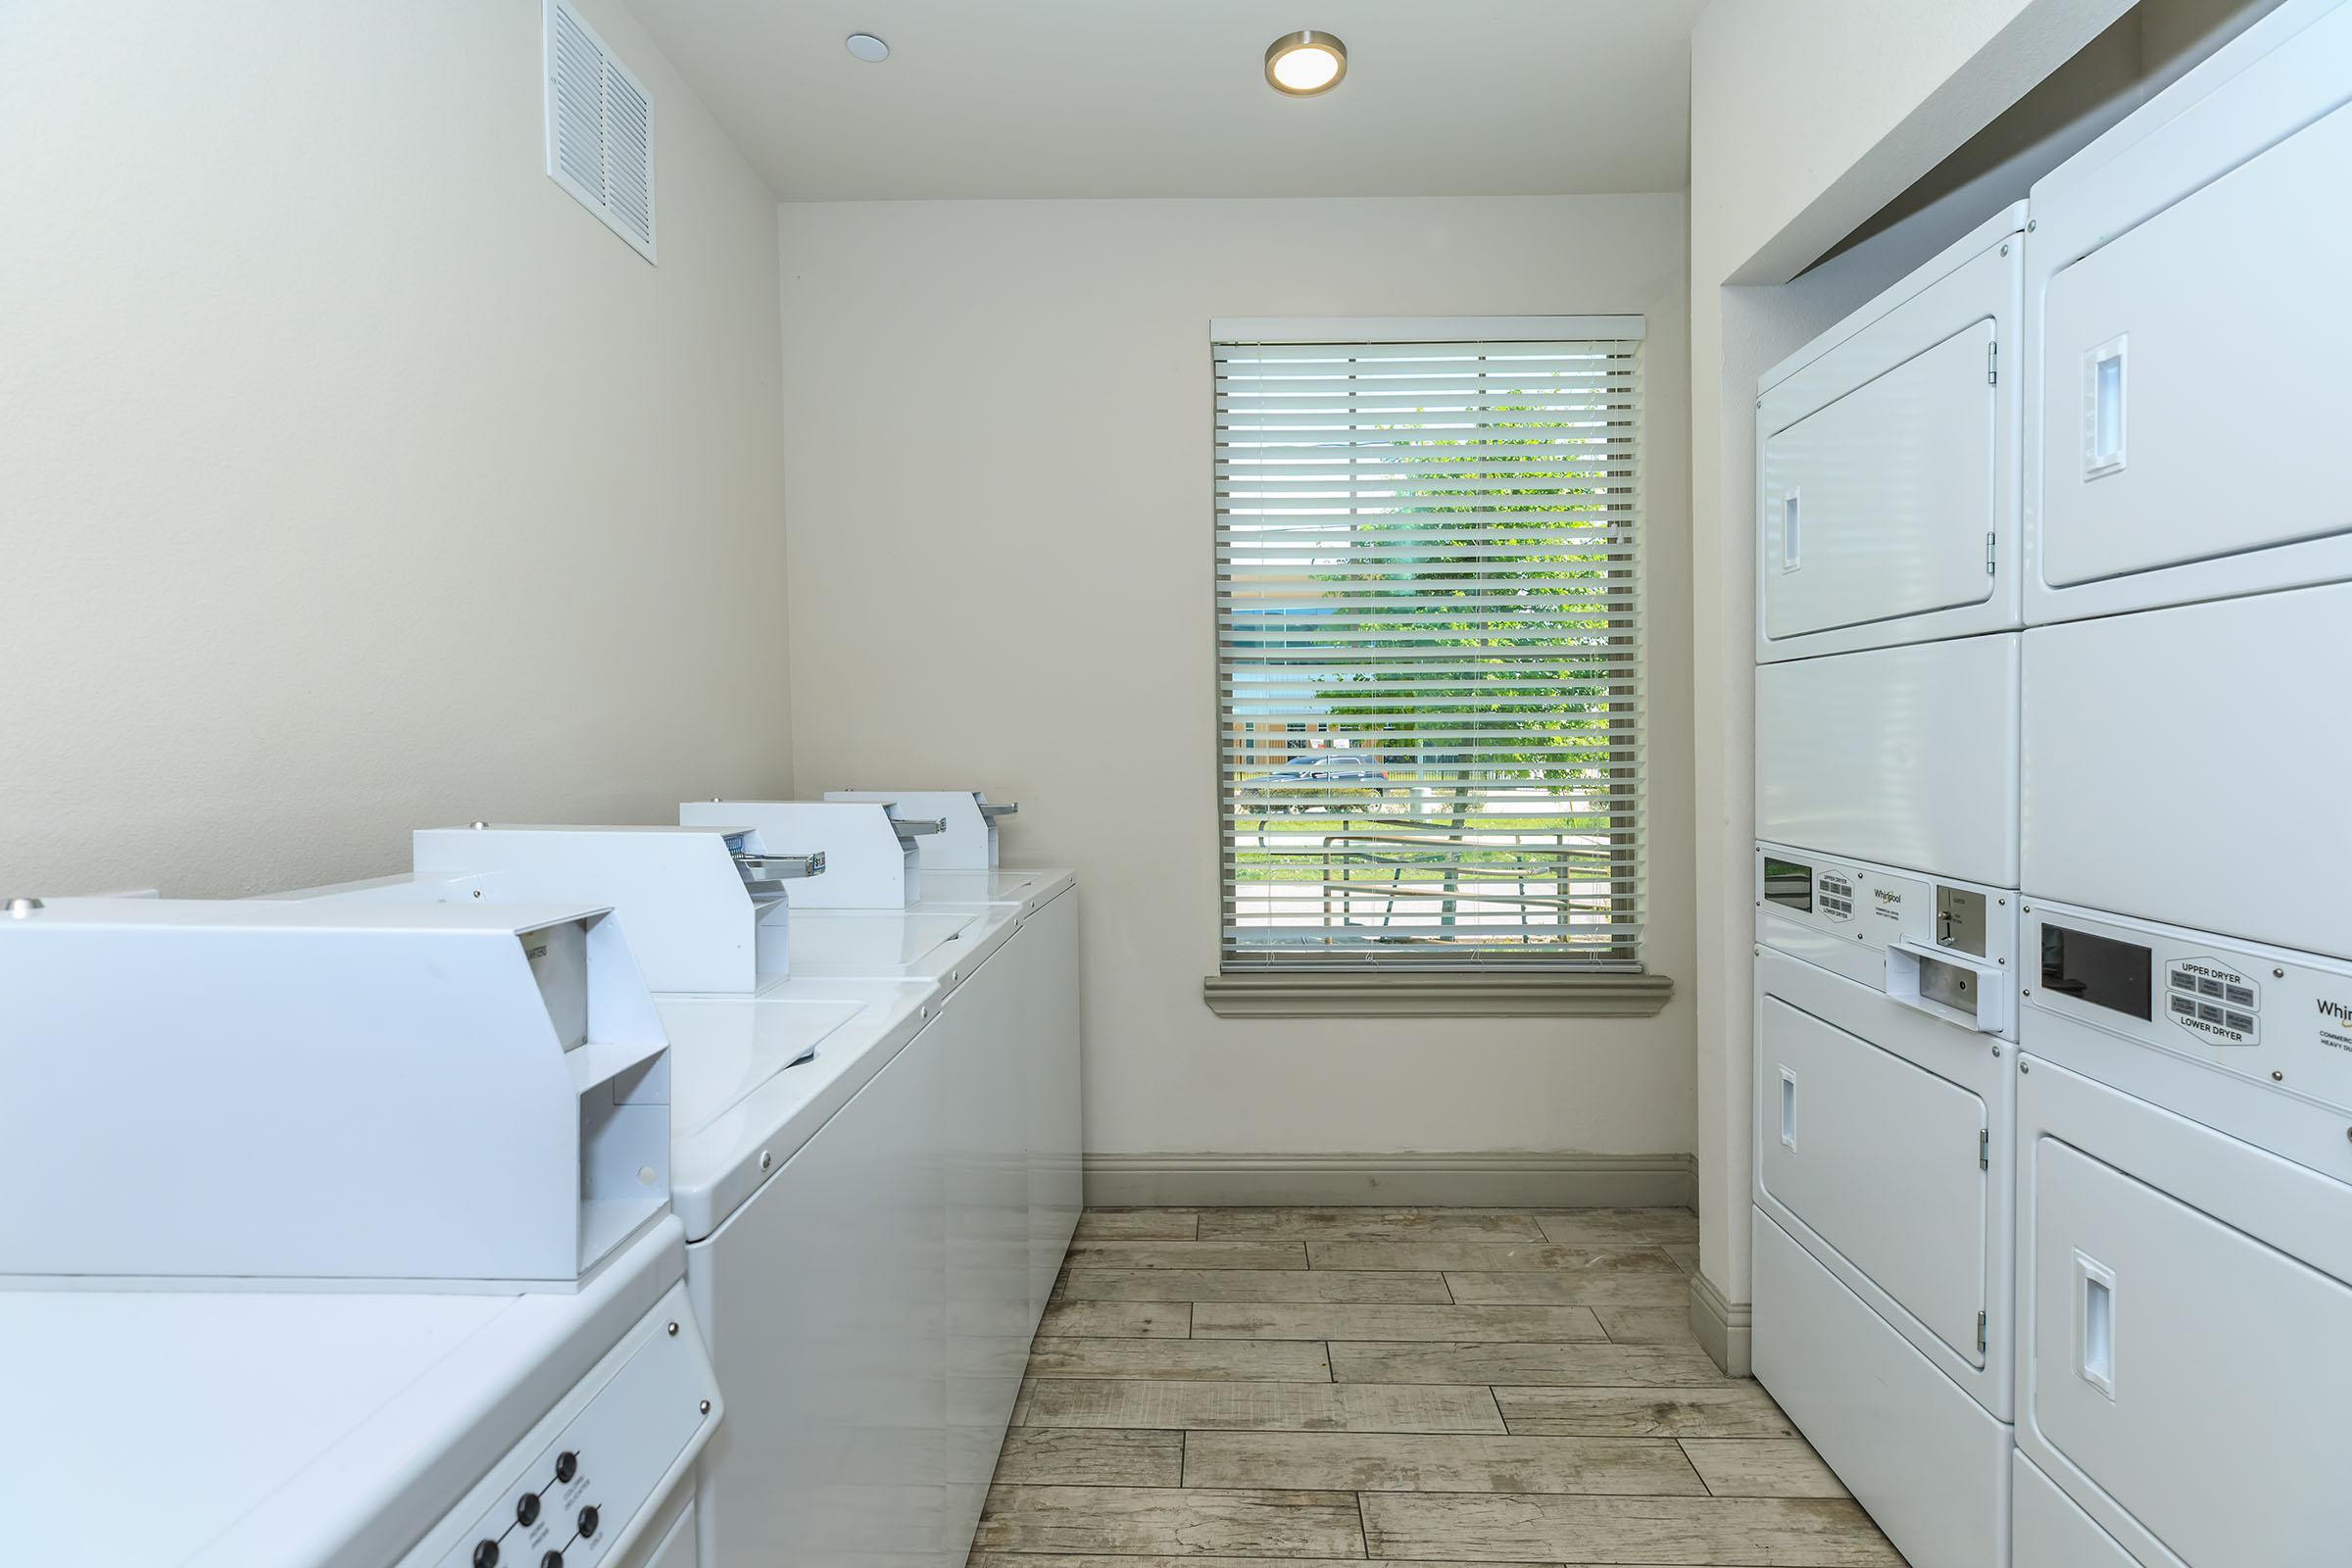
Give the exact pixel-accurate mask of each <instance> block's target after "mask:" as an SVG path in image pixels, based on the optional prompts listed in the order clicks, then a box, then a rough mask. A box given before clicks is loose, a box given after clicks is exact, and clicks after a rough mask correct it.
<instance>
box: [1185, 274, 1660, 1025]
mask: <svg viewBox="0 0 2352 1568" xmlns="http://www.w3.org/2000/svg"><path fill="white" fill-rule="evenodd" d="M1646 324H1647V323H1646V320H1645V319H1644V318H1642V317H1640V316H1533V317H1476V318H1439V317H1419V318H1331V319H1215V320H1212V321H1211V322H1210V323H1209V336H1208V349H1209V360H1210V366H1209V379H1210V382H1211V385H1212V386H1214V384H1215V381H1216V377H1217V373H1218V371H1217V363H1218V351H1219V349H1220V348H1222V347H1225V346H1230V345H1235V344H1249V345H1256V344H1268V345H1272V344H1310V345H1322V344H1329V345H1333V346H1335V347H1346V346H1353V345H1359V344H1361V345H1373V346H1385V345H1391V344H1395V345H1410V344H1414V343H1448V344H1450V343H1504V342H1513V341H1519V342H1544V343H1551V342H1566V341H1590V340H1598V341H1637V340H1645V339H1646V335H1647V334H1646V330H1645V328H1646ZM1210 409H1211V414H1210V450H1211V462H1210V468H1211V472H1212V474H1213V473H1214V471H1215V468H1216V454H1217V452H1218V450H1219V440H1218V428H1217V418H1216V412H1215V411H1216V400H1215V398H1214V397H1213V396H1212V398H1211V400H1210ZM1636 421H1637V439H1636V460H1635V497H1636V508H1635V517H1636V528H1635V534H1634V541H1633V544H1634V548H1633V551H1632V556H1633V562H1634V564H1633V576H1634V584H1635V598H1634V600H1633V603H1634V605H1635V606H1636V608H1637V611H1638V612H1641V613H1637V614H1636V616H1635V621H1634V624H1633V626H1632V627H1630V628H1628V629H1627V631H1626V634H1625V635H1624V636H1622V637H1611V638H1609V639H1607V640H1608V641H1609V642H1630V643H1632V644H1634V645H1635V647H1634V656H1633V669H1634V670H1635V672H1636V674H1637V676H1639V675H1640V674H1641V673H1642V672H1645V671H1646V670H1647V669H1648V668H1649V665H1650V658H1649V655H1650V649H1649V640H1648V631H1649V625H1650V617H1649V616H1648V614H1647V613H1645V611H1646V602H1647V599H1648V596H1649V580H1650V579H1649V572H1648V570H1647V558H1648V541H1649V532H1650V523H1651V519H1650V515H1649V507H1648V497H1649V489H1650V486H1649V480H1648V463H1647V453H1648V449H1649V446H1650V444H1651V443H1650V429H1651V422H1652V421H1651V418H1650V404H1649V400H1648V396H1647V393H1646V389H1644V390H1643V392H1642V395H1641V397H1640V399H1639V400H1638V402H1637V404H1636ZM1210 514H1211V518H1212V524H1215V525H1212V527H1211V528H1210V530H1209V553H1210V561H1211V571H1210V593H1211V603H1212V606H1214V605H1216V604H1217V602H1218V599H1219V598H1220V596H1221V589H1220V585H1219V581H1218V566H1217V550H1218V548H1219V543H1220V536H1221V534H1222V533H1223V531H1224V530H1223V526H1222V522H1221V519H1220V514H1219V509H1218V505H1217V500H1216V489H1215V482H1214V480H1213V478H1212V481H1211V495H1210ZM1210 619H1211V626H1212V634H1211V637H1210V648H1209V653H1210V663H1211V679H1212V681H1214V682H1215V683H1216V685H1215V690H1216V692H1217V701H1216V702H1215V703H1214V704H1213V705H1212V714H1211V722H1212V725H1213V732H1212V740H1211V746H1210V759H1211V764H1212V765H1211V773H1212V790H1211V801H1212V806H1213V810H1214V813H1215V817H1216V822H1215V827H1214V831H1215V834H1216V837H1215V840H1214V842H1215V844H1216V846H1217V855H1218V875H1217V908H1218V914H1217V936H1216V941H1217V955H1218V957H1217V965H1218V967H1217V973H1215V974H1212V975H1210V976H1208V977H1207V978H1206V979H1205V980H1204V981H1203V984H1202V996H1203V1000H1204V1001H1205V1002H1206V1003H1207V1005H1209V1006H1210V1007H1211V1008H1212V1009H1213V1010H1215V1011H1217V1012H1219V1013H1222V1014H1226V1015H1229V1016H1243V1017H1307V1016H1320V1017H1348V1016H1355V1017H1373V1016H1395V1015H1415V1016H1528V1015H1578V1016H1647V1015H1651V1014H1654V1013H1656V1012H1658V1011H1659V1010H1661V1009H1662V1008H1663V1007H1664V1006H1665V1005H1666V1004H1667V1002H1668V1001H1669V1000H1670V998H1671V995H1672V992H1673V988H1674V982H1673V981H1672V980H1671V979H1669V978H1668V977H1666V976H1663V975H1659V974H1656V973H1653V972H1651V971H1650V970H1649V968H1648V967H1647V966H1646V962H1645V959H1646V952H1645V949H1646V946H1647V944H1648V942H1649V941H1650V939H1651V933H1650V932H1649V931H1648V930H1647V929H1646V926H1645V928H1644V929H1643V930H1642V931H1641V932H1640V933H1639V934H1638V935H1633V936H1629V937H1628V938H1627V941H1626V944H1625V947H1624V950H1623V951H1622V952H1618V951H1611V952H1609V953H1608V954H1607V955H1606V956H1605V957H1604V958H1601V959H1595V960H1591V961H1588V962H1586V963H1582V964H1576V963H1541V962H1532V961H1531V962H1525V963H1524V967H1519V966H1515V965H1511V964H1501V965H1498V966H1497V967H1496V968H1494V969H1476V968H1468V969H1454V968H1440V967H1436V966H1434V965H1431V966H1421V965H1415V964H1412V963H1392V964H1382V963H1380V962H1379V961H1378V960H1377V959H1376V958H1374V957H1371V956H1367V957H1366V958H1365V960H1364V961H1363V962H1362V963H1361V964H1360V965H1350V966H1347V967H1334V966H1332V965H1330V964H1321V965H1317V964H1311V963H1306V962H1299V963H1291V964H1285V963H1283V962H1281V961H1280V960H1279V957H1278V956H1274V955H1265V956H1247V957H1238V958H1237V956H1236V955H1235V953H1234V951H1233V949H1232V946H1231V943H1230V939H1229V938H1228V936H1227V934H1226V929H1227V926H1228V924H1229V922H1230V920H1231V918H1232V917H1233V909H1234V907H1235V899H1236V887H1237V883H1236V881H1235V879H1234V878H1233V877H1232V875H1231V874H1230V872H1229V870H1228V867H1227V864H1226V856H1227V852H1228V848H1229V843H1228V839H1227V832H1228V826H1229V824H1228V823H1227V821H1226V812H1225V808H1226V804H1227V802H1226V784H1227V780H1226V762H1225V757H1224V753H1225V749H1226V747H1227V746H1228V744H1229V743H1230V740H1231V735H1230V733H1229V732H1231V731H1233V729H1234V725H1235V723H1236V722H1237V721H1236V719H1235V718H1234V716H1233V715H1232V714H1230V713H1228V712H1227V711H1226V707H1227V705H1226V701H1225V698H1226V689H1225V681H1224V673H1223V669H1222V667H1221V666H1222V662H1223V661H1224V659H1225V657H1226V654H1227V648H1226V638H1225V635H1224V631H1223V627H1222V617H1221V615H1220V614H1219V613H1218V611H1217V610H1216V609H1212V611H1211V616H1210ZM1651 716H1652V715H1649V714H1648V713H1647V712H1646V711H1643V712H1642V713H1640V714H1638V715H1636V714H1629V715H1626V716H1625V717H1624V718H1623V719H1621V720H1620V719H1615V718H1612V719H1611V720H1610V727H1611V728H1614V727H1615V726H1616V725H1617V724H1618V723H1623V724H1624V725H1626V726H1628V727H1629V728H1634V727H1638V726H1639V725H1641V724H1642V723H1645V722H1648V721H1649V720H1650V718H1651ZM1263 722H1264V721H1263V719H1262V718H1261V719H1259V720H1257V721H1255V722H1253V723H1252V725H1251V728H1252V730H1253V731H1255V730H1257V729H1258V728H1259V727H1260V726H1262V725H1263ZM1275 733H1276V734H1277V735H1285V736H1287V734H1288V733H1289V730H1288V729H1278V730H1276V731H1275ZM1637 744H1638V743H1637ZM1629 750H1630V749H1629ZM1608 751H1609V753H1610V755H1611V757H1612V762H1613V764H1614V765H1610V766H1607V767H1606V768H1605V769H1604V773H1605V776H1610V777H1630V778H1631V779H1632V781H1633V783H1634V786H1635V793H1636V796H1637V798H1639V799H1640V801H1641V803H1642V809H1641V811H1640V814H1639V815H1638V816H1637V817H1636V818H1635V819H1634V820H1633V821H1630V822H1619V823H1618V824H1616V825H1615V826H1613V827H1612V828H1610V829H1609V832H1608V837H1609V841H1610V843H1611V845H1612V846H1613V847H1616V846H1624V847H1629V848H1631V849H1632V850H1633V852H1634V853H1635V854H1636V856H1637V857H1638V859H1637V860H1636V861H1635V862H1634V863H1635V864H1636V865H1637V866H1638V868H1639V869H1638V870H1637V872H1636V876H1637V877H1638V878H1640V879H1642V880H1644V881H1645V880H1646V877H1647V875H1648V870H1649V862H1650V860H1651V858H1652V857H1651V856H1650V855H1649V853H1648V840H1649V838H1650V836H1651V835H1650V831H1649V829H1650V824H1649V820H1648V811H1647V797H1648V793H1649V779H1648V777H1647V769H1646V768H1645V767H1643V766H1642V755H1641V753H1640V752H1639V751H1633V752H1632V753H1631V755H1628V756H1627V757H1626V758H1625V759H1624V760H1623V762H1622V763H1615V762H1614V759H1615V754H1616V748H1615V747H1614V746H1611V747H1609V748H1608ZM1645 902H1646V901H1645V900H1642V899H1639V898H1636V897H1633V896H1629V895H1626V894H1613V895H1612V897H1611V900H1610V903H1611V907H1612V908H1626V907H1629V906H1636V905H1640V904H1642V903H1645Z"/></svg>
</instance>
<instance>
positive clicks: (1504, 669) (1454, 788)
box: [1215, 318, 1643, 973]
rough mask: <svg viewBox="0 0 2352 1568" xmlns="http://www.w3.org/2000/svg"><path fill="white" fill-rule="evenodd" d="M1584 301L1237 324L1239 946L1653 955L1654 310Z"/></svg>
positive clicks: (1228, 846)
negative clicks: (1413, 336) (1302, 323)
mask: <svg viewBox="0 0 2352 1568" xmlns="http://www.w3.org/2000/svg"><path fill="white" fill-rule="evenodd" d="M1552 321H1553V319H1537V321H1536V322H1535V323H1533V324H1534V325H1536V326H1538V327H1548V326H1550V325H1551V324H1552ZM1497 324H1501V323H1497ZM1511 324H1513V325H1517V323H1511ZM1564 324H1568V325H1571V326H1573V327H1574V328H1575V329H1576V330H1574V331H1560V332H1558V333H1557V335H1551V334H1549V333H1546V334H1545V335H1544V336H1541V337H1536V336H1528V337H1525V338H1524V339H1522V338H1521V337H1520V335H1519V333H1518V332H1509V333H1501V334H1496V335H1495V336H1494V337H1491V338H1489V339H1488V340H1486V341H1398V342H1366V341H1339V340H1336V339H1337V338H1338V337H1340V336H1341V335H1342V334H1338V333H1335V334H1333V335H1334V337H1335V340H1334V341H1328V342H1308V341H1292V340H1284V339H1281V338H1277V337H1275V336H1273V335H1271V334H1267V335H1264V336H1260V337H1259V338H1258V340H1256V341H1245V340H1243V338H1244V336H1246V335H1247V334H1237V333H1235V332H1233V331H1232V329H1231V324H1229V323H1220V326H1223V327H1225V328H1226V330H1225V331H1222V332H1220V334H1219V338H1220V340H1219V341H1218V342H1217V343H1216V344H1215V366H1216V561H1217V570H1216V584H1217V681H1218V723H1219V728H1220V731H1221V740H1222V758H1221V761H1220V765H1219V774H1218V776H1219V781H1220V789H1219V797H1220V808H1221V815H1222V836H1223V880H1224V942H1223V967H1224V969H1225V970H1226V972H1228V973H1247V972H1250V971H1262V970H1299V969H1321V970H1338V971H1348V970H1361V969H1367V968H1384V969H1385V968H1396V969H1406V968H1409V969H1411V970H1412V971H1414V972H1426V971H1428V970H1430V969H1433V968H1434V969H1440V970H1446V969H1453V970H1465V969H1466V970H1481V969H1483V970H1494V971H1503V970H1508V971H1510V972H1523V971H1525V970H1528V969H1531V968H1532V969H1553V970H1559V969H1570V970H1575V969H1609V970H1628V969H1639V968H1640V967H1641V958H1642V888H1643V869H1642V867H1643V832H1642V827H1643V823H1642V795H1643V790H1642V755H1643V753H1642V636H1641V619H1640V615H1641V602H1642V580H1641V563H1642V516H1641V429H1642V352H1641V351H1642V342H1641V321H1640V319H1638V318H1637V319H1613V318H1609V319H1597V320H1593V319H1578V320H1576V321H1574V322H1572V323H1564ZM1446 325H1448V326H1471V327H1476V326H1478V325H1480V323H1446ZM1522 330H1524V328H1522ZM1460 335H1461V336H1463V337H1464V338H1469V337H1474V336H1477V335H1479V334H1477V333H1475V332H1468V333H1462V334H1460ZM1227 338H1232V339H1233V340H1230V341H1228V340H1225V339H1227Z"/></svg>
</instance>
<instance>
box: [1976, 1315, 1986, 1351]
mask: <svg viewBox="0 0 2352 1568" xmlns="http://www.w3.org/2000/svg"><path fill="white" fill-rule="evenodd" d="M1977 1353H1978V1354H1979V1355H1983V1354H1984V1353H1985V1314H1984V1313H1982V1312H1979V1313H1978V1314H1977Z"/></svg>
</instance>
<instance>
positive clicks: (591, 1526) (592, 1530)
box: [580, 1502, 598, 1536]
mask: <svg viewBox="0 0 2352 1568" xmlns="http://www.w3.org/2000/svg"><path fill="white" fill-rule="evenodd" d="M597 1518H598V1514H597V1511H596V1504H595V1503H593V1502H592V1503H590V1504H589V1505H588V1506H587V1507H585V1508H582V1509H581V1510H580V1534H581V1535H583V1536H593V1535H595V1534H596V1522H597Z"/></svg>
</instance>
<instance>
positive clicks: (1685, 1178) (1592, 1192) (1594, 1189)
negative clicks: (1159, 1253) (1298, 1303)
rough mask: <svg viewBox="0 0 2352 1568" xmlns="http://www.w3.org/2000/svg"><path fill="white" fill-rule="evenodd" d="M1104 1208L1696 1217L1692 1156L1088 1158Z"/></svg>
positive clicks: (1096, 1197)
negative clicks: (1384, 1208)
mask: <svg viewBox="0 0 2352 1568" xmlns="http://www.w3.org/2000/svg"><path fill="white" fill-rule="evenodd" d="M1086 1201H1087V1202H1089V1203H1090V1204H1095V1205H1097V1206H1103V1207H1117V1206H1135V1207H1153V1208H1157V1207H1170V1208H1196V1207H1198V1208H1213V1207H1224V1206H1231V1205H1257V1204H1266V1203H1327V1204H1397V1205H1413V1206H1446V1207H1462V1208H1620V1207H1623V1208H1661V1207H1663V1208H1693V1207H1696V1206H1697V1203H1698V1167H1697V1162H1696V1161H1695V1160H1693V1159H1692V1157H1691V1155H1689V1154H1089V1155H1087V1156H1086Z"/></svg>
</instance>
